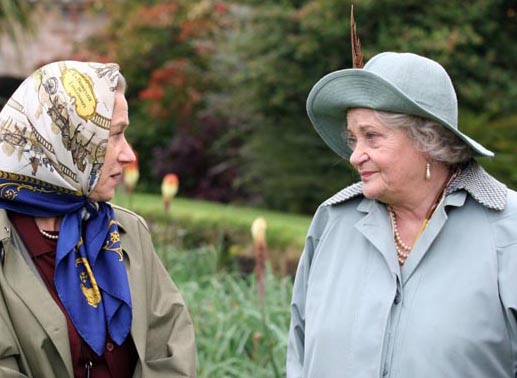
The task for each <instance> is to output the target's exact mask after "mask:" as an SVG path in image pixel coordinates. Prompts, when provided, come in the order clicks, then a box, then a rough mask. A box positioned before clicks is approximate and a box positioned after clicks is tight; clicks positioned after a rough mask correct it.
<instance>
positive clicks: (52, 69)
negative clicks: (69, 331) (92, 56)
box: [0, 61, 132, 355]
mask: <svg viewBox="0 0 517 378" xmlns="http://www.w3.org/2000/svg"><path fill="white" fill-rule="evenodd" d="M118 78H119V67H118V66H117V65H116V64H101V63H84V62H75V61H63V62H55V63H51V64H48V65H46V66H43V67H42V68H40V69H39V70H37V71H35V72H34V73H33V74H32V75H31V76H30V77H28V78H27V79H26V80H25V81H24V82H23V83H22V84H21V85H20V87H19V88H18V89H17V90H16V92H15V93H14V94H13V95H12V97H11V98H10V99H9V101H8V102H7V104H6V105H5V106H4V108H3V109H2V111H1V112H0V208H4V209H8V210H11V211H14V212H18V213H22V214H27V215H31V216H36V217H53V216H62V217H63V220H62V222H61V227H60V232H59V239H58V243H57V250H56V261H55V276H54V281H55V284H56V289H57V292H58V295H59V298H60V300H61V302H62V303H63V305H64V307H65V308H66V310H67V312H68V314H69V316H70V318H71V319H72V322H73V323H74V326H75V327H76V329H77V331H78V332H79V334H80V335H81V337H82V338H83V339H84V340H85V342H87V343H88V344H89V345H90V346H91V347H92V349H93V350H94V351H95V352H96V353H97V354H98V355H101V354H102V353H103V351H104V345H105V343H106V338H107V333H108V332H109V335H110V336H111V338H112V339H113V340H114V341H115V342H116V343H117V344H119V345H120V344H122V343H123V342H124V340H125V339H126V337H127V335H128V334H129V331H130V328H131V319H132V315H131V296H130V291H129V283H128V278H127V273H126V270H125V267H124V262H123V254H122V249H121V246H120V235H119V233H118V228H117V223H116V220H115V216H114V213H113V209H112V208H111V206H110V205H109V204H107V203H105V202H94V201H91V200H89V199H88V195H89V194H90V193H91V192H92V190H93V189H94V188H95V185H96V184H97V182H98V180H99V177H100V171H101V168H102V165H103V162H104V156H105V154H106V147H107V143H108V137H109V128H110V125H111V118H112V115H113V107H114V102H115V92H116V88H117V82H118Z"/></svg>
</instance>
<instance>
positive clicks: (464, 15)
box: [0, 0, 517, 213]
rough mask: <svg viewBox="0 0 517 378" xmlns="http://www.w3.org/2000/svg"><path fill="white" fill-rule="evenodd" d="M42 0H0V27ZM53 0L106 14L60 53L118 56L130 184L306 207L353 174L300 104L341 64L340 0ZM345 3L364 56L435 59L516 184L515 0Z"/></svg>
mask: <svg viewBox="0 0 517 378" xmlns="http://www.w3.org/2000/svg"><path fill="white" fill-rule="evenodd" d="M41 2H42V1H35V0H32V1H29V0H19V1H16V2H13V1H8V0H0V19H1V20H2V22H1V25H2V27H0V31H2V32H4V33H12V30H14V29H15V28H13V27H10V26H11V25H13V21H12V20H15V19H19V20H20V21H22V23H23V25H31V26H32V29H36V33H37V32H38V31H37V27H38V22H35V21H34V19H33V21H32V22H31V21H30V19H28V17H30V16H31V13H30V10H31V9H35V8H36V4H38V3H41ZM43 2H44V1H43ZM52 3H54V4H57V3H60V2H52ZM62 3H64V4H67V6H68V7H69V9H75V10H76V11H77V9H79V10H80V12H81V14H86V13H88V14H90V15H94V16H95V17H99V18H100V17H102V18H103V19H105V20H106V22H105V23H104V24H103V25H104V27H102V28H98V30H95V32H94V33H93V34H92V35H91V36H90V38H88V39H86V40H83V41H81V43H78V44H76V45H75V46H74V50H73V53H72V54H71V56H68V57H60V58H73V59H81V60H100V61H116V62H118V63H119V64H120V65H121V67H122V71H123V73H124V74H125V76H126V77H127V79H128V82H129V92H128V98H129V102H130V117H131V123H132V126H131V127H130V129H129V131H128V134H129V139H130V141H131V142H132V143H133V145H134V147H135V149H136V150H137V151H138V152H139V156H140V172H141V178H140V182H139V187H138V188H137V189H138V190H140V191H146V192H157V191H158V188H159V185H158V184H159V182H160V180H161V178H162V177H163V175H164V174H165V173H167V172H175V173H176V174H177V175H178V176H179V177H180V180H181V185H180V192H179V195H180V196H183V197H189V198H200V199H206V200H215V201H220V202H231V203H241V204H247V205H253V206H260V207H265V208H270V209H276V210H283V211H289V212H298V213H312V212H313V211H314V210H315V208H316V207H317V205H318V204H319V203H320V202H321V201H322V200H324V199H325V198H326V197H328V196H329V195H331V194H332V193H334V192H336V191H337V190H339V189H340V188H342V187H344V186H346V185H348V184H350V183H351V182H353V181H354V180H356V179H357V177H356V176H355V175H354V173H353V172H352V171H351V169H350V168H349V167H348V165H347V164H346V162H343V161H342V160H340V159H339V158H338V157H337V156H335V155H334V154H333V153H332V152H331V151H330V150H329V149H328V148H327V147H326V146H325V145H324V144H323V143H322V142H321V140H320V139H319V137H318V136H317V134H316V133H315V131H314V130H313V128H312V126H311V125H310V123H309V121H308V118H307V116H306V113H305V99H306V96H307V93H308V92H309V90H310V88H311V86H312V85H313V84H314V83H315V82H316V81H317V80H318V79H319V78H320V77H322V76H323V75H324V74H326V73H328V72H330V71H333V70H337V69H342V68H348V67H350V66H351V52H350V43H349V18H350V5H351V3H352V2H351V1H345V0H274V1H268V0H260V1H258V0H238V1H222V0H200V1H193V0H145V1H144V0H126V1H104V0H95V1H87V0H75V1H74V0H68V1H63V2H62ZM354 3H355V13H356V21H357V25H358V32H359V36H360V38H361V41H362V46H363V52H364V55H365V58H366V60H368V59H369V58H370V57H371V56H373V55H375V54H376V53H378V52H381V51H386V50H391V51H412V52H415V53H419V54H424V55H426V56H429V57H431V58H433V59H436V60H438V61H439V62H440V63H441V64H443V65H444V66H445V67H446V69H447V70H448V72H449V73H450V75H451V77H452V78H453V81H454V84H455V87H456V90H457V93H458V97H459V103H460V128H461V129H462V130H463V131H464V132H466V133H467V134H470V135H471V136H473V137H474V138H475V139H477V140H478V141H480V142H481V143H483V144H484V145H486V146H487V147H488V148H490V149H492V150H494V151H495V152H496V157H495V158H493V159H482V160H481V163H482V164H483V165H484V166H485V167H487V169H488V170H489V171H490V172H491V173H492V174H494V175H495V176H496V177H498V178H499V179H500V180H502V181H504V182H505V183H507V184H508V185H509V186H511V187H513V188H515V187H517V168H516V164H515V156H516V154H515V149H516V146H515V141H516V133H517V116H516V115H515V104H516V103H517V101H516V100H517V65H516V64H515V61H516V59H517V43H515V36H516V35H517V4H516V3H515V1H514V0H491V1H487V0H469V1H459V0H452V1H451V0H437V1H433V2H431V3H429V2H422V1H417V0H406V1H400V0H358V1H355V2H354ZM48 4H49V2H47V7H48V6H49V5H48ZM74 4H75V5H76V7H75V8H70V7H71V6H72V5H74ZM79 6H80V7H79ZM68 13H70V10H69V11H68ZM6 20H10V21H9V22H6ZM0 58H1V57H0Z"/></svg>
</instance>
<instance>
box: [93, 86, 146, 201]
mask: <svg viewBox="0 0 517 378" xmlns="http://www.w3.org/2000/svg"><path fill="white" fill-rule="evenodd" d="M128 126H129V116H128V105H127V101H126V98H125V96H124V93H123V92H122V91H117V93H116V95H115V106H114V109H113V117H112V119H111V127H110V135H109V139H108V146H107V149H106V156H105V157H104V164H103V166H102V170H101V175H100V178H99V181H98V182H97V185H95V188H94V189H93V191H92V192H91V194H90V195H89V198H90V199H92V200H94V201H100V202H105V201H109V200H111V199H112V198H113V196H114V195H115V187H116V186H117V183H118V182H119V180H120V178H121V177H122V168H123V166H124V165H126V164H128V163H131V162H133V161H135V159H136V156H135V154H134V152H133V150H132V149H131V147H130V145H129V143H128V142H127V140H126V137H125V135H124V132H125V131H126V129H127V127H128Z"/></svg>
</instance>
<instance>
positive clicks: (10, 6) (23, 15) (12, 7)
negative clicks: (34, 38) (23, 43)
mask: <svg viewBox="0 0 517 378" xmlns="http://www.w3.org/2000/svg"><path fill="white" fill-rule="evenodd" d="M31 12H32V7H31V2H30V1H28V0H16V1H12V0H0V34H4V33H6V34H7V35H8V36H9V37H11V38H13V39H14V38H15V37H16V33H17V31H19V29H18V27H20V26H21V27H22V28H24V29H28V30H31V27H30V21H31V20H32V18H31Z"/></svg>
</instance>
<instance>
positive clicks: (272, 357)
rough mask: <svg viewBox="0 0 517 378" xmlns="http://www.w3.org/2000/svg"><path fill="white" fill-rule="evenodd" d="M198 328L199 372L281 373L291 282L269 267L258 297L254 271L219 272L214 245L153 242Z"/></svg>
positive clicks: (219, 377)
mask: <svg viewBox="0 0 517 378" xmlns="http://www.w3.org/2000/svg"><path fill="white" fill-rule="evenodd" d="M157 253H158V254H159V255H160V258H161V259H162V261H163V263H164V265H165V267H166V268H167V270H168V271H169V273H170V274H171V276H172V277H173V279H174V281H175V282H176V284H177V285H178V287H179V288H180V290H181V292H182V293H183V296H184V298H185V301H186V302H187V306H188V307H189V310H190V313H191V316H192V318H193V321H194V325H195V329H196V343H197V359H198V361H197V362H198V364H197V365H198V377H200V378H208V377H210V378H223V377H225V378H226V377H239V378H243V377H253V378H270V377H275V378H276V377H285V352H286V348H287V334H288V327H289V316H290V314H289V303H290V297H291V290H292V282H291V279H290V278H289V277H286V278H283V279H281V278H278V277H276V276H275V275H273V274H271V272H270V270H268V272H267V274H266V279H265V287H266V291H265V297H264V302H263V304H261V302H260V301H259V299H258V296H257V286H256V282H255V277H254V276H253V275H247V276H245V275H242V274H240V273H237V272H233V273H231V272H218V271H217V264H218V250H217V248H216V247H213V246H207V247H202V248H199V249H194V250H189V251H181V250H178V249H176V248H175V247H172V246H170V245H168V246H167V245H162V246H158V247H157Z"/></svg>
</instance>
